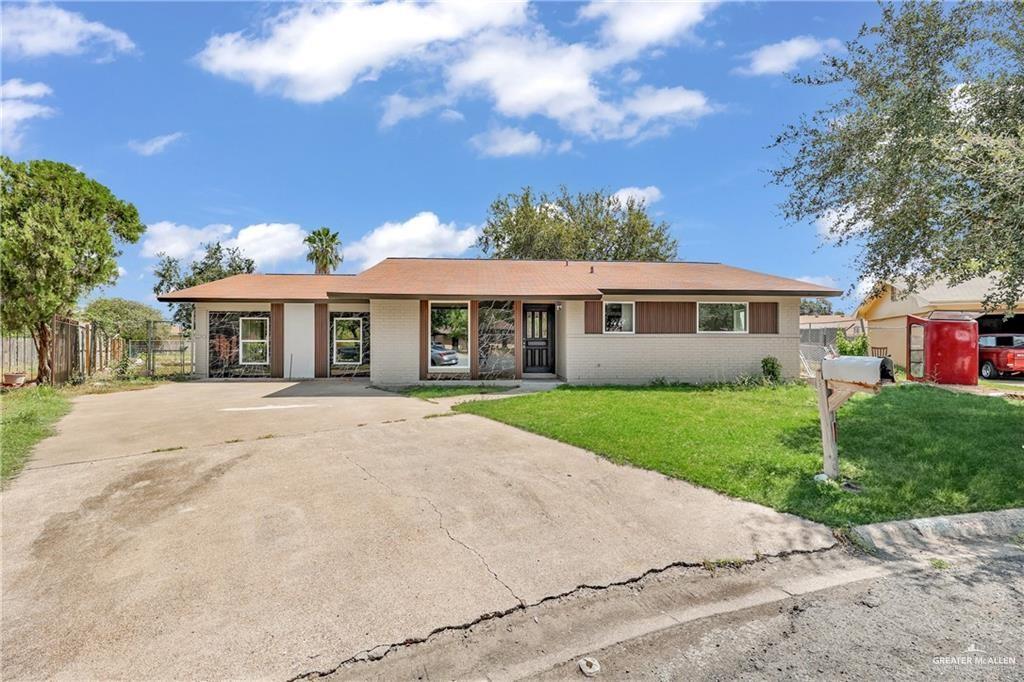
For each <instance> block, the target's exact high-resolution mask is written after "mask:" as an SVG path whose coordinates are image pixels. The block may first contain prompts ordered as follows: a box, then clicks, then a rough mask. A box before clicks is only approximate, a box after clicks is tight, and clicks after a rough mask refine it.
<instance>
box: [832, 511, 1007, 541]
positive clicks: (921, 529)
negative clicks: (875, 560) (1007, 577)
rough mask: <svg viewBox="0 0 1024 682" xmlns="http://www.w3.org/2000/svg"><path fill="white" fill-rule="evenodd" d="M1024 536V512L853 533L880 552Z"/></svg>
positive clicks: (959, 516)
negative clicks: (936, 543) (955, 541)
mask: <svg viewBox="0 0 1024 682" xmlns="http://www.w3.org/2000/svg"><path fill="white" fill-rule="evenodd" d="M1021 532H1024V509H1004V510H1002V511H992V512H977V513H974V514H957V515H955V516H933V517H930V518H925V519H909V520H906V521H887V522H885V523H871V524H866V525H863V526H854V527H853V528H851V529H850V533H851V535H853V536H855V537H856V538H857V539H858V540H860V541H861V542H862V543H863V544H865V545H867V546H868V547H871V548H874V549H875V550H879V551H893V550H899V549H915V548H924V547H926V546H928V545H929V544H931V543H934V542H936V541H940V542H941V541H942V540H983V539H988V538H1009V537H1013V536H1015V535H1016V534H1018V533H1021Z"/></svg>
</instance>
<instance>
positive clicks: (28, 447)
mask: <svg viewBox="0 0 1024 682" xmlns="http://www.w3.org/2000/svg"><path fill="white" fill-rule="evenodd" d="M70 409H71V402H70V401H69V400H68V398H67V396H66V395H64V393H63V392H61V391H58V390H55V389H52V388H50V387H48V386H44V387H42V388H32V387H29V388H19V389H17V390H14V391H7V392H4V394H3V395H2V396H0V480H2V481H7V480H8V479H9V478H10V477H11V476H14V475H15V474H17V473H18V472H19V471H21V468H22V467H23V466H25V461H26V460H27V459H28V456H29V454H30V453H31V452H32V448H33V447H34V446H35V444H36V443H38V442H39V441H41V440H42V439H44V438H46V437H47V436H49V435H52V434H53V425H54V424H55V423H56V422H57V420H58V419H60V418H61V417H63V416H64V415H65V414H67V412H68V410H70Z"/></svg>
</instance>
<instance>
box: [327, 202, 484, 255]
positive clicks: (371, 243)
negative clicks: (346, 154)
mask: <svg viewBox="0 0 1024 682" xmlns="http://www.w3.org/2000/svg"><path fill="white" fill-rule="evenodd" d="M478 234H479V232H478V230H477V228H476V227H473V226H470V227H467V228H464V229H462V230H460V229H458V228H457V227H456V226H455V223H442V222H441V221H440V219H439V218H438V217H437V215H436V214H434V213H431V212H430V211H424V212H422V213H418V214H416V215H415V216H413V217H412V218H410V219H409V220H407V221H405V222H404V223H384V224H383V225H381V226H380V227H377V228H375V229H373V230H372V231H370V232H369V233H367V234H365V235H363V237H362V238H361V239H359V240H358V241H356V242H353V243H352V244H349V245H348V246H347V247H345V259H346V261H348V262H352V263H360V264H361V267H363V268H366V267H369V266H371V265H374V264H375V263H379V262H380V261H382V260H384V259H385V258H387V257H389V256H420V257H437V256H458V255H461V254H463V253H465V252H466V250H467V249H469V248H470V247H472V246H473V244H474V243H475V242H476V239H477V236H478Z"/></svg>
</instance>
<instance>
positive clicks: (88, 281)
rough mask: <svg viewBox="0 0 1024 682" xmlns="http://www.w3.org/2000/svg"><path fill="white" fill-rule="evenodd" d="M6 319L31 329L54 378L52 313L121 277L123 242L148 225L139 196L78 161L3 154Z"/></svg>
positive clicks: (0, 220)
mask: <svg viewBox="0 0 1024 682" xmlns="http://www.w3.org/2000/svg"><path fill="white" fill-rule="evenodd" d="M0 201H2V204H3V207H2V212H0V291H2V298H0V322H2V323H3V327H4V329H5V330H7V331H21V332H27V333H29V334H31V335H32V338H33V339H34V340H35V345H36V352H37V354H38V357H39V370H38V371H39V373H38V376H37V380H38V381H40V382H43V381H47V380H48V379H49V378H50V374H51V370H52V368H51V366H50V355H51V353H50V349H51V345H52V342H53V333H54V330H53V319H54V317H55V316H57V315H67V314H68V313H70V312H71V311H72V309H73V308H74V306H75V303H76V302H77V301H78V300H79V299H80V298H82V297H83V296H84V295H85V294H87V293H89V291H91V290H92V289H93V288H95V287H97V286H99V285H102V284H110V283H112V282H113V281H114V280H115V279H116V278H117V257H118V256H119V255H120V254H121V252H120V251H119V250H118V246H119V244H124V243H134V242H136V241H138V240H139V237H141V236H142V233H143V232H144V231H145V229H146V226H145V225H143V224H142V222H140V220H139V213H138V211H137V210H136V209H135V206H133V205H132V204H130V203H128V202H126V201H123V200H121V199H118V198H117V197H116V196H114V193H113V192H111V191H110V190H109V189H108V188H106V187H104V186H103V185H102V184H100V183H99V182H96V181H95V180H93V179H91V178H89V177H87V176H86V175H85V174H84V173H81V172H79V171H78V170H76V169H75V168H73V167H72V166H69V165H67V164H65V163H58V162H56V161H44V160H40V161H26V162H23V163H19V162H16V161H12V160H11V159H9V158H8V157H6V156H0Z"/></svg>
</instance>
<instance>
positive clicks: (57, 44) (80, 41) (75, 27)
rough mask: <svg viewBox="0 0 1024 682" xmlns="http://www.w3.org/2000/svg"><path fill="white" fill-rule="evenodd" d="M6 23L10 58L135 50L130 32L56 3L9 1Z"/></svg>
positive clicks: (5, 46)
mask: <svg viewBox="0 0 1024 682" xmlns="http://www.w3.org/2000/svg"><path fill="white" fill-rule="evenodd" d="M2 24H3V41H2V42H3V52H4V54H5V55H7V56H8V57H44V56H46V55H51V54H58V55H73V54H81V53H82V52H85V51H86V49H88V48H90V47H96V46H100V47H103V48H105V49H107V50H108V51H109V52H110V53H116V52H133V51H134V50H135V43H133V42H132V40H131V38H129V37H128V35H127V34H126V33H123V32H122V31H118V30H116V29H113V28H110V27H109V26H106V25H104V24H101V23H100V22H98V21H89V20H87V19H86V18H85V17H83V16H82V15H81V14H78V13H77V12H70V11H68V10H65V9H61V8H60V7H57V6H55V5H42V4H34V3H33V4H24V5H19V4H16V3H6V6H5V7H4V10H3V22H2ZM108 56H110V54H108Z"/></svg>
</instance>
